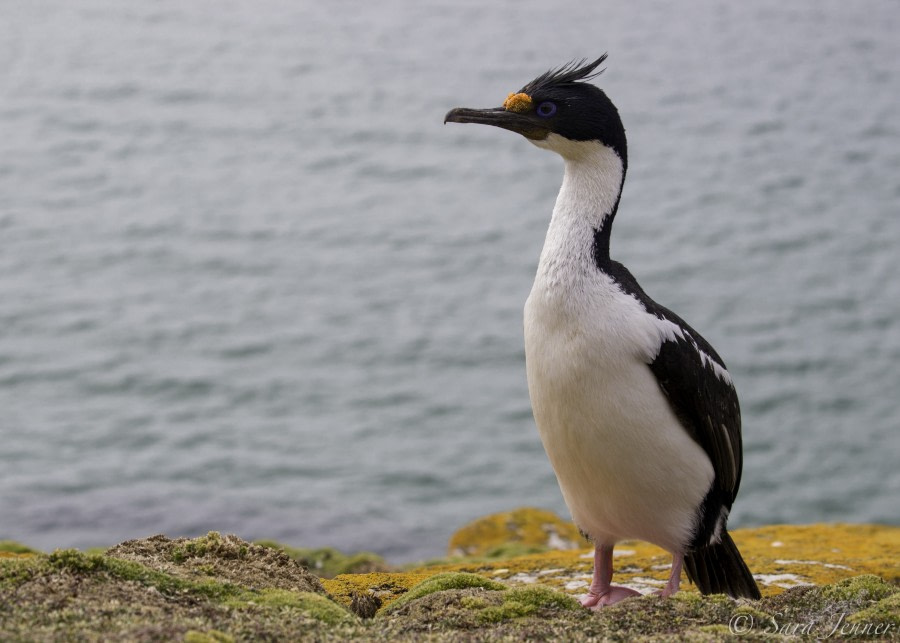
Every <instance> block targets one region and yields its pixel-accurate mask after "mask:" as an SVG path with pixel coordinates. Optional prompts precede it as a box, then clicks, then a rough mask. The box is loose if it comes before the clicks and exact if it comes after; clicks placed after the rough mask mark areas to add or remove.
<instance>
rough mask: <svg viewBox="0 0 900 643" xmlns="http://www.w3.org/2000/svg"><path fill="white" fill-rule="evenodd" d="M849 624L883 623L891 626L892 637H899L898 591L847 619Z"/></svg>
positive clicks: (899, 596) (899, 594)
mask: <svg viewBox="0 0 900 643" xmlns="http://www.w3.org/2000/svg"><path fill="white" fill-rule="evenodd" d="M847 621H849V622H850V623H884V624H889V625H891V626H892V629H893V634H894V636H898V635H900V591H897V592H895V593H893V594H891V595H890V596H888V597H887V598H883V599H881V600H880V601H878V602H877V603H875V605H873V606H872V607H869V608H866V609H864V610H862V611H859V612H857V613H856V614H853V615H851V616H849V617H848V618H847Z"/></svg>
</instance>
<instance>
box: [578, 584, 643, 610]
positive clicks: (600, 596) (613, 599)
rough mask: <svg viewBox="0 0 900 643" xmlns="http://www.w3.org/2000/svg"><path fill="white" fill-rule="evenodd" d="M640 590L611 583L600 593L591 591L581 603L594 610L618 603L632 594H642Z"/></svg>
mask: <svg viewBox="0 0 900 643" xmlns="http://www.w3.org/2000/svg"><path fill="white" fill-rule="evenodd" d="M640 595H641V593H640V592H636V591H634V590H633V589H630V588H628V587H619V586H618V585H610V586H609V587H608V588H607V589H605V590H603V591H602V592H600V593H595V592H589V593H588V595H587V596H585V597H584V598H582V599H581V604H582V605H583V606H584V607H587V608H589V609H592V610H596V609H599V608H601V607H604V606H606V605H612V604H614V603H618V602H619V601H621V600H624V599H626V598H631V597H632V596H640Z"/></svg>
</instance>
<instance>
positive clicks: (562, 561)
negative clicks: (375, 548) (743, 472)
mask: <svg viewBox="0 0 900 643" xmlns="http://www.w3.org/2000/svg"><path fill="white" fill-rule="evenodd" d="M518 511H520V512H523V513H525V510H518ZM510 515H511V514H496V515H494V516H488V517H486V518H484V519H482V520H481V521H477V522H476V523H473V525H477V524H482V525H499V524H503V521H504V520H505V519H507V518H508V516H510ZM551 515H552V514H551ZM558 520H559V519H558ZM574 528H575V527H574V525H570V529H574ZM482 529H483V530H484V533H487V534H488V535H489V536H490V541H489V542H490V543H491V546H494V547H496V546H498V536H497V530H494V531H491V530H489V529H486V528H482ZM463 533H465V539H462V540H467V539H468V538H470V537H472V534H473V533H474V532H471V531H469V532H463V530H461V531H460V532H457V534H456V535H454V541H456V540H459V539H461V537H460V534H463ZM732 536H733V538H734V540H735V542H736V543H737V545H738V548H739V549H740V550H741V553H742V554H743V556H744V559H745V560H746V561H747V565H748V566H749V567H750V569H751V570H752V571H753V574H754V576H755V577H756V579H757V582H758V583H759V586H760V590H761V591H762V593H763V595H764V596H765V595H774V594H778V593H780V592H783V591H784V590H785V589H788V588H791V587H801V586H805V585H823V584H827V583H834V582H837V581H840V580H841V579H844V578H848V577H852V576H859V575H862V574H875V575H877V576H880V577H882V578H884V579H886V580H887V581H889V582H892V583H898V582H900V528H897V527H888V526H883V525H841V524H837V525H802V526H801V525H779V526H774V527H758V528H754V529H737V530H735V531H733V532H732ZM454 541H451V543H452V542H454ZM514 542H519V541H518V540H516V541H514ZM451 548H452V545H451ZM457 549H458V548H457ZM473 550H475V549H474V548H473ZM614 555H615V559H614V566H615V582H616V583H617V584H621V585H626V586H628V587H631V588H632V589H635V590H637V591H639V592H641V593H642V594H649V593H652V592H655V591H657V590H659V589H661V588H662V587H663V586H664V585H665V583H666V580H667V578H668V575H669V569H670V568H671V563H672V557H671V555H670V554H668V553H667V552H665V551H663V550H662V549H660V548H659V547H656V546H654V545H651V544H649V543H644V542H639V541H625V542H622V543H619V545H618V546H617V547H616V549H615V552H614ZM592 566H593V556H592V554H591V550H590V549H589V548H584V549H579V550H576V551H545V552H542V553H536V554H529V555H525V556H517V557H514V558H509V559H505V560H503V559H501V560H491V559H486V558H484V557H479V556H477V555H476V556H471V557H468V558H467V559H464V560H456V559H449V560H447V561H444V563H443V564H432V565H430V566H429V567H428V569H431V570H432V571H433V572H445V571H466V572H475V573H480V574H484V575H486V576H488V577H490V578H492V579H494V580H499V581H502V582H506V583H510V584H532V583H540V584H543V585H548V586H551V587H555V588H557V589H560V590H563V591H566V592H569V593H573V594H583V593H585V592H586V591H587V587H588V585H589V584H590V580H591V571H592ZM416 571H420V570H416ZM682 588H683V589H686V590H688V591H691V590H692V588H691V586H690V584H689V583H687V582H685V583H683V584H682Z"/></svg>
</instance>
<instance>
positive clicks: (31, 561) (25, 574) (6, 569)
mask: <svg viewBox="0 0 900 643" xmlns="http://www.w3.org/2000/svg"><path fill="white" fill-rule="evenodd" d="M43 564H44V562H43V560H42V558H0V589H3V588H7V587H11V588H15V587H18V586H19V585H21V584H22V583H25V582H27V581H29V580H31V579H32V578H34V576H35V575H36V574H37V573H38V571H39V570H40V569H41V568H42V566H43Z"/></svg>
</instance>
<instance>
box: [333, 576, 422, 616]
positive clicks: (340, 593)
mask: <svg viewBox="0 0 900 643" xmlns="http://www.w3.org/2000/svg"><path fill="white" fill-rule="evenodd" d="M435 574H437V572H432V571H427V572H419V573H396V574H393V573H388V572H373V573H371V574H340V575H338V576H335V577H334V578H330V579H324V578H323V579H322V586H323V587H324V588H325V591H327V592H328V593H329V594H331V596H332V597H333V598H334V600H335V601H337V602H338V603H340V604H342V605H345V606H347V607H349V606H350V605H351V604H352V602H353V597H354V596H356V595H364V596H365V595H370V596H374V597H375V598H377V599H378V601H379V603H380V606H381V607H386V606H388V605H390V604H391V603H392V602H394V601H395V600H397V598H399V597H400V596H402V595H403V594H405V593H406V592H408V591H409V589H410V588H411V587H413V586H415V585H418V584H419V583H421V582H422V581H424V580H426V579H427V578H430V577H432V576H434V575H435Z"/></svg>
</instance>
